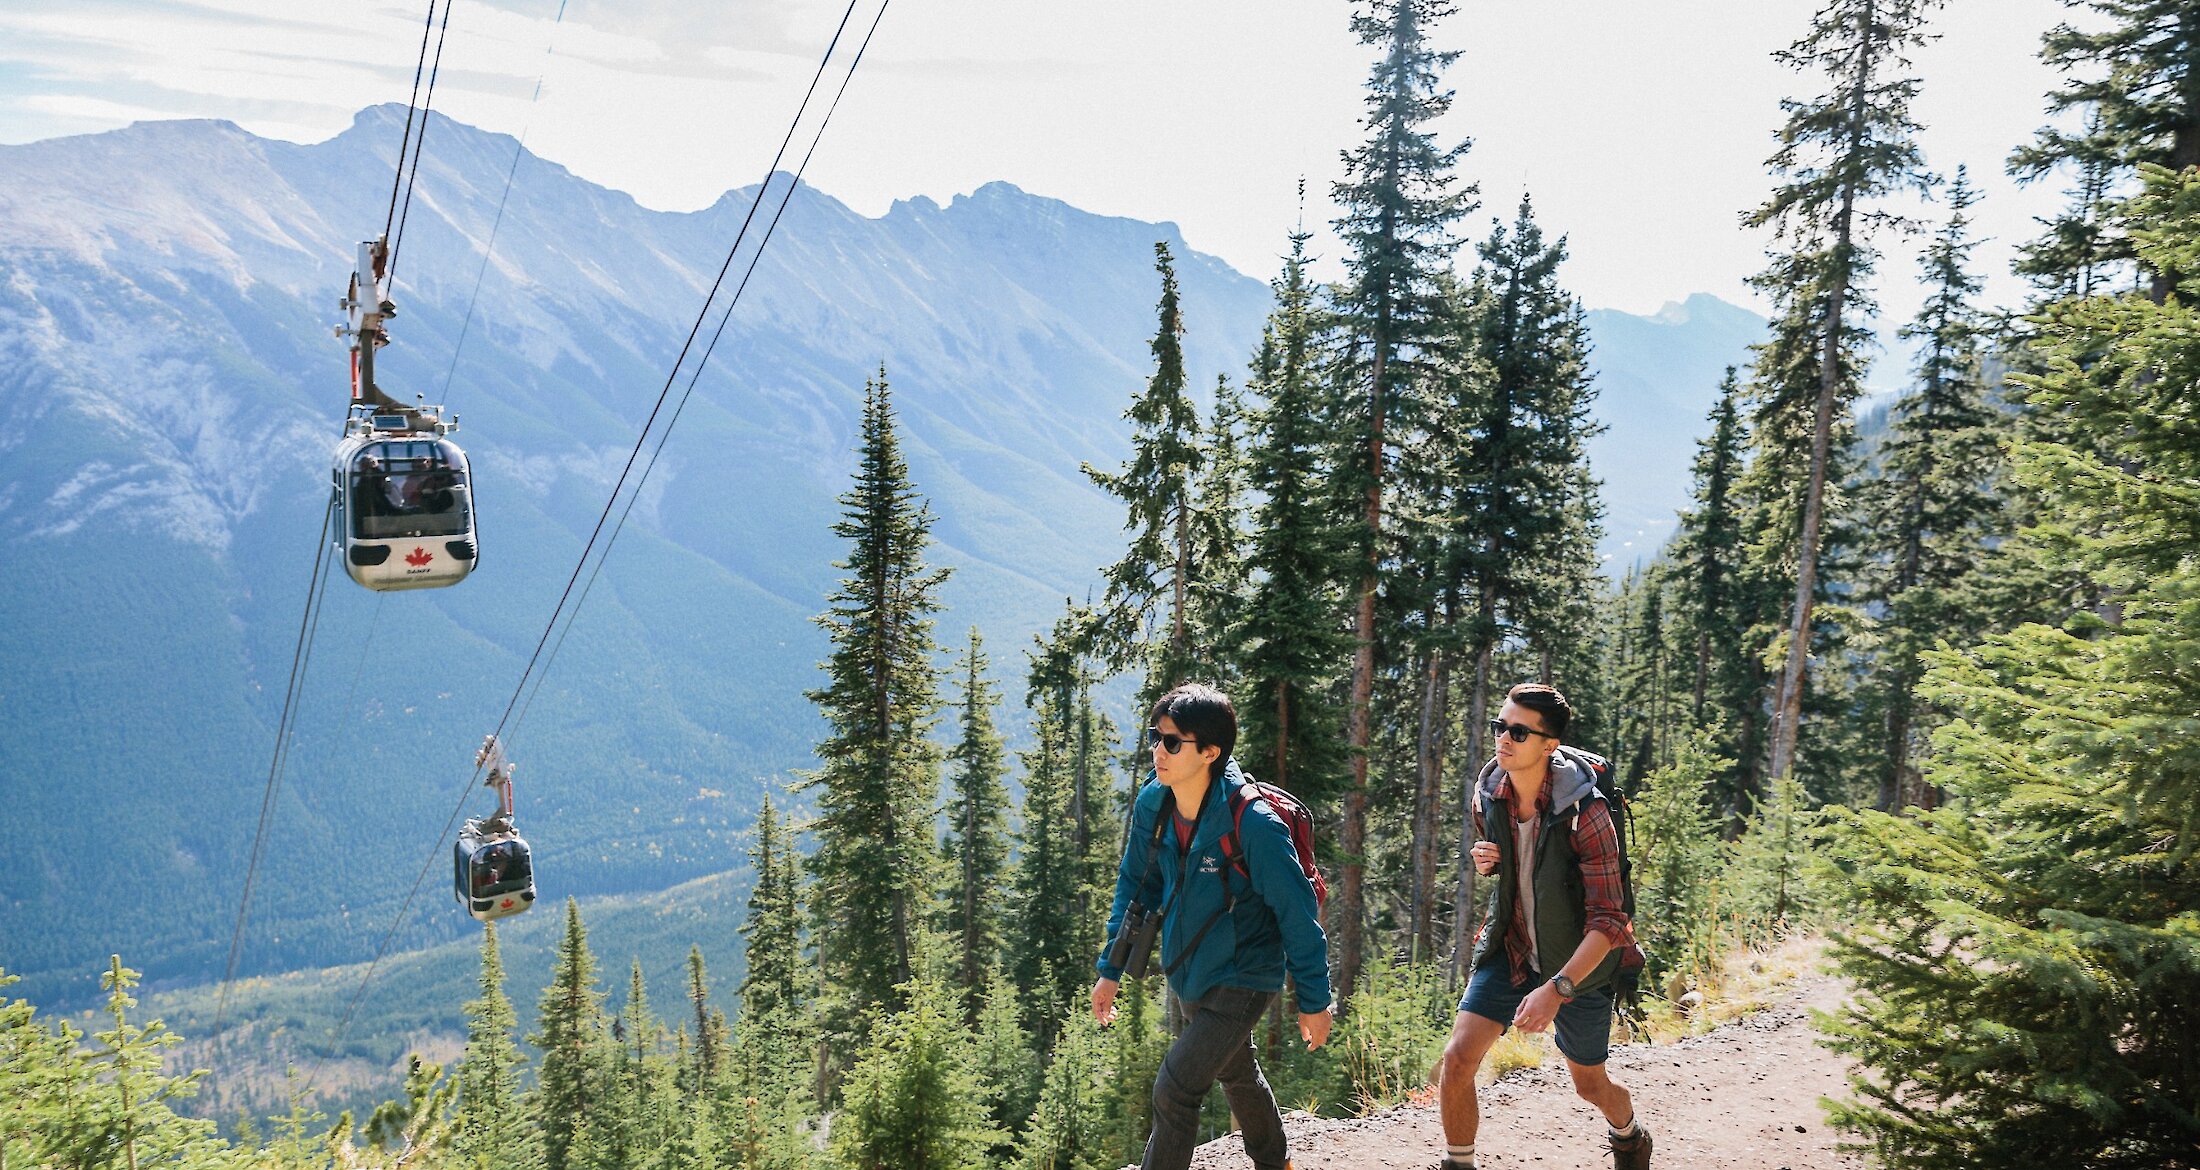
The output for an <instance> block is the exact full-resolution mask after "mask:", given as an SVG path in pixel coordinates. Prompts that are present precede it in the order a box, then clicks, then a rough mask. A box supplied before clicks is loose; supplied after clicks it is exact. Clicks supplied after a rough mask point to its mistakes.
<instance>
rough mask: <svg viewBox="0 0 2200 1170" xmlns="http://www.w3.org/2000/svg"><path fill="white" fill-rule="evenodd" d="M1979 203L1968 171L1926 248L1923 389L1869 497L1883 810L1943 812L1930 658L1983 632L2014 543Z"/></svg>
mask: <svg viewBox="0 0 2200 1170" xmlns="http://www.w3.org/2000/svg"><path fill="white" fill-rule="evenodd" d="M1975 202H1977V199H1976V195H1975V193H1974V192H1973V191H1972V190H1971V187H1970V185H1969V182H1968V180H1967V178H1966V176H1965V175H1964V173H1963V172H1962V171H1960V170H1959V171H1958V172H1957V173H1956V180H1955V184H1954V186H1953V187H1952V188H1951V189H1950V191H1949V197H1948V206H1949V212H1950V214H1949V219H1948V223H1947V225H1946V227H1944V228H1943V229H1942V230H1941V231H1940V233H1939V234H1938V235H1937V236H1936V237H1935V238H1934V240H1933V243H1932V245H1931V247H1929V248H1928V249H1926V252H1925V258H1924V265H1925V270H1926V278H1927V280H1928V281H1930V282H1931V283H1930V287H1931V289H1932V291H1931V294H1930V295H1929V296H1928V297H1927V299H1926V302H1925V307H1924V308H1923V309H1922V310H1920V311H1919V313H1918V316H1917V319H1916V320H1915V321H1913V322H1911V323H1910V324H1909V325H1907V326H1905V327H1904V328H1903V331H1902V336H1903V337H1904V338H1905V339H1907V340H1910V341H1913V342H1915V343H1917V344H1918V345H1919V347H1920V350H1919V355H1918V363H1917V371H1916V381H1915V383H1914V385H1913V388H1912V389H1911V390H1910V392H1909V393H1908V394H1906V395H1904V396H1903V398H1902V399H1901V400H1900V401H1899V402H1897V403H1896V404H1895V407H1894V424H1893V427H1892V430H1891V433H1890V434H1889V436H1888V437H1887V439H1886V440H1885V441H1884V442H1883V443H1882V445H1881V447H1880V451H1879V463H1880V472H1879V474H1878V475H1877V476H1876V477H1874V478H1873V479H1871V480H1869V481H1867V482H1866V483H1865V484H1864V485H1863V486H1862V488H1861V489H1860V490H1859V492H1858V497H1859V498H1858V504H1859V506H1860V507H1861V509H1862V511H1863V514H1864V522H1863V523H1862V524H1861V525H1860V526H1859V527H1860V529H1861V530H1862V531H1863V532H1866V533H1869V534H1871V536H1870V541H1869V547H1867V549H1866V550H1865V551H1866V552H1867V554H1869V556H1870V557H1871V559H1870V561H1869V562H1868V563H1867V567H1866V571H1865V572H1864V573H1863V575H1862V576H1863V579H1862V581H1861V582H1859V584H1860V585H1861V588H1860V589H1859V590H1858V593H1859V597H1860V599H1861V600H1863V601H1864V602H1866V603H1868V604H1871V605H1874V606H1875V607H1876V608H1877V609H1878V610H1879V611H1880V616H1879V623H1878V625H1879V644H1878V647H1877V651H1876V653H1875V654H1873V655H1872V656H1871V658H1870V666H1869V675H1868V678H1867V682H1866V686H1867V687H1868V689H1869V694H1870V696H1871V698H1870V703H1871V706H1872V707H1873V708H1875V709H1876V710H1877V711H1878V712H1879V715H1880V720H1879V722H1880V724H1881V728H1882V736H1881V739H1880V745H1881V751H1880V762H1879V769H1878V771H1879V793H1878V798H1877V800H1876V801H1875V802H1874V803H1875V805H1876V807H1878V808H1880V809H1882V810H1886V809H1894V808H1900V807H1902V806H1904V805H1906V804H1917V805H1922V806H1924V807H1928V808H1929V807H1931V806H1932V805H1933V804H1934V803H1935V794H1934V792H1933V790H1932V788H1931V787H1930V786H1929V785H1926V784H1925V783H1924V782H1923V779H1922V777H1921V776H1920V775H1919V774H1918V770H1917V767H1916V764H1915V762H1914V759H1913V757H1914V756H1915V755H1916V754H1917V752H1918V750H1919V749H1920V748H1921V747H1922V746H1923V744H1924V741H1925V738H1926V737H1927V736H1928V735H1929V734H1930V732H1931V729H1932V721H1931V720H1930V719H1926V718H1921V717H1920V716H1921V715H1922V714H1923V713H1922V712H1920V711H1919V710H1918V707H1919V703H1918V699H1917V681H1918V678H1919V675H1920V673H1921V671H1922V665H1921V661H1920V660H1921V657H1922V655H1923V654H1924V652H1925V651H1926V650H1928V649H1930V648H1931V647H1932V646H1933V644H1934V643H1935V642H1937V641H1941V640H1946V641H1949V642H1953V643H1955V644H1957V645H1965V644H1969V643H1970V642H1972V641H1974V640H1976V638H1977V636H1978V635H1979V634H1981V633H1983V632H1985V631H1984V620H1985V619H1984V615H1983V614H1982V613H1981V612H1980V610H1979V607H1978V606H1977V605H1976V603H1975V599H1974V598H1973V597H1972V596H1971V595H1970V593H1971V591H1969V590H1967V589H1966V588H1965V585H1966V583H1967V582H1968V581H1969V580H1970V578H1971V576H1972V575H1973V574H1974V573H1975V572H1976V571H1977V569H1978V567H1979V565H1980V564H1981V563H1982V561H1983V560H1984V559H1985V554H1986V550H1987V545H1988V542H1989V541H1991V540H1992V539H1994V538H1995V537H1998V536H2000V535H2002V532H2001V530H2000V525H1999V520H2000V517H2001V506H2000V500H1999V498H1998V495H1997V493H1996V492H1995V490H1994V484H1995V482H1996V480H1997V479H1998V478H1999V477H1998V476H1997V475H1996V471H1997V469H1998V467H1999V464H2000V462H2001V438H2002V435H2001V431H2002V428H2001V427H2000V426H1999V425H1997V424H1999V423H2000V421H2001V417H2000V414H1999V412H1998V411H1996V410H1995V409H1994V408H1993V406H1992V404H1991V403H1989V402H1988V401H1987V393H1988V391H1987V387H1986V384H1985V374H1984V370H1983V368H1982V361H1983V354H1982V352H1981V349H1982V342H1983V340H1984V336H1985V332H1986V330H1985V327H1984V324H1983V322H1982V321H1981V320H1980V315H1979V312H1978V310H1977V309H1976V308H1975V307H1974V305H1973V303H1972V302H1973V299H1974V298H1975V297H1977V296H1978V293H1979V289H1980V282H1979V279H1978V278H1977V277H1976V276H1973V275H1971V273H1970V272H1969V271H1968V268H1967V265H1968V260H1969V255H1970V251H1971V242H1970V239H1969V236H1968V233H1967V230H1966V229H1967V228H1968V226H1969V218H1968V216H1967V215H1966V214H1965V213H1966V212H1967V211H1968V210H1969V209H1970V207H1971V206H1972V205H1973V204H1974V203H1975Z"/></svg>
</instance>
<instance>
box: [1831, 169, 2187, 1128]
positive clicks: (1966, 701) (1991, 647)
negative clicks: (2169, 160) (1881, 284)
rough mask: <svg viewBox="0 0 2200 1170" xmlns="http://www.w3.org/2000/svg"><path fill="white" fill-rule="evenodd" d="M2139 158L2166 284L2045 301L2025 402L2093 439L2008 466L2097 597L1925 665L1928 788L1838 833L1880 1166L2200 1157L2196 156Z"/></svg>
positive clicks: (1854, 1119)
mask: <svg viewBox="0 0 2200 1170" xmlns="http://www.w3.org/2000/svg"><path fill="white" fill-rule="evenodd" d="M2142 175H2143V177H2144V178H2145V180H2146V183H2147V190H2146V191H2145V193H2144V194H2143V195H2142V196H2140V197H2139V198H2138V199H2136V200H2135V201H2134V203H2133V205H2132V206H2131V208H2130V211H2129V214H2130V215H2131V222H2130V224H2129V228H2130V230H2129V232H2128V235H2127V238H2129V239H2131V240H2132V241H2133V244H2134V247H2135V248H2136V249H2137V250H2138V252H2139V259H2140V261H2141V262H2142V263H2144V264H2145V265H2146V266H2147V268H2148V270H2149V271H2154V272H2165V273H2177V274H2180V277H2179V281H2180V283H2179V284H2178V286H2177V287H2176V288H2174V289H2173V290H2172V292H2171V295H2170V296H2169V297H2167V298H2165V299H2164V301H2163V302H2161V303H2156V302H2154V301H2152V300H2150V299H2149V298H2147V297H2145V296H2139V295H2127V296H2121V297H2095V298H2091V299H2089V300H2083V301H2071V302H2064V303H2062V304H2059V305H2057V306H2055V307H2053V308H2051V309H2050V310H2049V311H2048V313H2047V314H2046V316H2045V318H2044V320H2043V321H2042V322H2041V326H2040V334H2041V341H2040V342H2039V343H2037V345H2038V347H2039V351H2040V353H2041V355H2042V356H2043V358H2044V359H2045V364H2044V369H2043V370H2042V372H2041V373H2039V374H2037V375H2030V376H2027V377H2025V378H2024V381H2025V383H2026V385H2027V388H2028V390H2029V396H2030V399H2031V406H2032V408H2033V409H2035V410H2043V411H2055V412H2060V413H2063V414H2065V415H2067V416H2069V417H2070V418H2071V419H2072V420H2073V421H2074V423H2075V424H2076V425H2077V426H2078V427H2079V428H2080V429H2081V430H2082V431H2084V432H2085V433H2087V434H2089V435H2091V436H2093V439H2092V441H2090V442H2087V443H2081V444H2057V443H2046V442H2032V443H2024V444H2020V445H2019V446H2018V448H2017V459H2016V471H2015V474H2016V475H2017V476H2018V477H2020V478H2022V479H2024V480H2027V481H2029V482H2030V483H2031V484H2032V485H2033V486H2034V487H2035V488H2036V489H2037V490H2039V491H2041V492H2042V493H2043V494H2044V495H2045V496H2046V498H2047V499H2048V500H2049V501H2050V504H2051V507H2050V508H2049V509H2048V510H2047V511H2046V513H2045V515H2046V516H2047V517H2048V518H2049V519H2048V520H2047V522H2046V524H2045V525H2044V527H2045V528H2046V529H2047V531H2044V532H2041V533H2038V534H2036V535H2037V536H2038V537H2040V538H2041V539H2038V540H2036V541H2035V547H2037V548H2039V549H2041V550H2043V551H2042V555H2045V556H2048V557H2051V558H2060V559H2064V560H2068V561H2074V562H2079V563H2080V564H2081V565H2082V568H2083V571H2085V572H2087V573H2091V574H2096V575H2099V576H2101V577H2102V578H2103V579H2106V580H2110V581H2113V582H2115V583H2116V585H2117V586H2118V588H2119V592H2118V595H2117V602H2118V604H2117V605H2116V607H2115V608H2114V609H2113V610H2112V611H2110V612H2109V613H2107V614H2105V615H2104V614H2096V613H2092V612H2090V611H2080V612H2078V613H2077V614H2075V615H2072V616H2071V617H2070V619H2069V620H2068V621H2067V622H2066V623H2065V624H2062V625H2059V626H2058V625H2047V624H2029V625H2025V626H2022V627H2019V628H2017V629H2015V630H2013V631H2010V632H2008V633H2004V634H1996V635H1992V636H1990V637H1988V638H1986V639H1985V640H1984V641H1983V642H1982V643H1980V644H1978V645H1976V646H1973V647H1970V648H1967V649H1962V650H1948V651H1937V652H1934V653H1932V654H1930V655H1928V660H1929V662H1930V664H1931V665H1930V669H1929V671H1928V674H1927V676H1926V681H1925V684H1924V687H1923V690H1924V692H1925V693H1926V694H1927V695H1928V696H1929V697H1931V698H1933V699H1934V700H1935V701H1937V702H1939V703H1941V704H1943V705H1944V706H1946V707H1947V708H1948V709H1950V710H1951V711H1952V712H1953V713H1954V718H1953V719H1952V720H1951V721H1950V723H1949V724H1948V726H1946V727H1945V728H1943V729H1942V730H1941V731H1940V733H1939V734H1938V735H1936V736H1935V739H1934V743H1935V754H1934V757H1933V760H1932V762H1931V764H1930V765H1929V767H1928V774H1929V775H1930V776H1931V777H1932V778H1933V779H1934V780H1935V781H1937V782H1938V783H1940V784H1942V785H1944V786H1945V787H1946V788H1947V790H1948V792H1949V795H1950V803H1949V804H1948V805H1947V806H1945V807H1943V808H1941V809H1938V810H1935V811H1932V812H1927V813H1923V814H1920V815H1918V816H1916V817H1914V818H1913V817H1896V816H1892V815H1888V814H1884V813H1879V812H1875V811H1863V812H1859V813H1855V814H1851V815H1850V816H1848V817H1845V818H1843V821H1842V822H1841V824H1840V831H1839V834H1838V836H1837V837H1836V839H1835V842H1834V845H1835V849H1834V855H1835V856H1837V857H1838V858H1839V859H1840V865H1841V869H1842V871H1843V872H1842V874H1841V876H1842V878H1843V879H1844V881H1843V885H1844V887H1845V889H1846V890H1847V897H1848V902H1849V905H1848V920H1849V921H1851V922H1854V923H1856V924H1857V925H1856V927H1855V929H1854V930H1853V931H1852V932H1850V933H1848V934H1846V935H1844V936H1839V937H1838V938H1837V944H1838V949H1837V958H1838V961H1839V965H1840V969H1841V970H1842V972H1843V973H1844V974H1845V975H1846V976H1847V977H1848V978H1849V979H1850V981H1851V982H1852V984H1853V985H1854V986H1855V988H1856V989H1857V995H1856V998H1855V999H1854V1000H1852V1001H1851V1004H1850V1006H1849V1007H1848V1008H1846V1009H1845V1010H1844V1011H1843V1012H1842V1013H1841V1015H1840V1018H1839V1020H1838V1022H1837V1023H1836V1024H1835V1025H1834V1026H1833V1027H1832V1028H1831V1033H1832V1038H1833V1039H1832V1044H1833V1046H1834V1047H1835V1048H1836V1049H1837V1050H1839V1051H1841V1052H1843V1053H1845V1054H1847V1055H1849V1056H1851V1057H1853V1058H1855V1059H1857V1060H1858V1061H1859V1062H1860V1063H1861V1064H1862V1065H1864V1066H1865V1068H1866V1069H1867V1070H1868V1072H1867V1074H1866V1075H1865V1076H1862V1077H1860V1078H1858V1079H1857V1081H1856V1088H1857V1090H1858V1092H1857V1097H1856V1100H1855V1102H1854V1103H1853V1104H1846V1105H1839V1106H1836V1107H1835V1108H1834V1110H1833V1119H1834V1121H1835V1123H1836V1124H1838V1125H1841V1126H1842V1127H1844V1128H1847V1129H1849V1130H1851V1131H1852V1132H1855V1133H1857V1134H1859V1135H1860V1136H1862V1137H1863V1138H1864V1139H1866V1140H1868V1141H1869V1142H1870V1143H1871V1145H1872V1146H1873V1148H1874V1150H1875V1152H1876V1153H1877V1155H1878V1157H1879V1160H1880V1161H1881V1163H1882V1164H1884V1165H1886V1166H1889V1167H1891V1168H1895V1170H1908V1168H1918V1170H1926V1168H1931V1170H1940V1168H1950V1170H1954V1168H1963V1170H1970V1168H1983V1167H1989V1166H2008V1165H2017V1164H2064V1165H2079V1166H2093V1167H2111V1168H2119V1170H2121V1168H2126V1167H2128V1168H2131V1170H2138V1168H2139V1167H2173V1166H2192V1165H2195V1164H2200V1122H2196V1120H2195V1119H2196V1118H2200V1020H2196V1019H2195V1013H2196V1012H2200V962H2196V961H2195V959H2194V946H2193V937H2194V922H2195V917H2196V910H2195V908H2196V907H2200V736H2195V735H2194V734H2193V721H2194V717H2193V713H2194V712H2195V711H2200V675H2196V674H2195V672H2194V671H2193V669H2192V664H2193V663H2194V662H2196V661H2200V524H2196V523H2195V519H2194V518H2195V517H2196V516H2200V411H2196V400H2195V398H2194V395H2193V394H2192V392H2191V387H2192V385H2193V384H2194V382H2195V380H2196V379H2200V344H2196V342H2195V338H2200V314H2196V313H2195V312H2194V311H2193V309H2192V308H2190V307H2189V306H2190V305H2191V304H2193V303H2196V302H2200V280H2196V279H2194V277H2193V276H2191V275H2185V274H2193V273H2200V173H2196V172H2193V171H2190V170H2188V171H2184V172H2182V173H2177V172H2170V171H2168V170H2166V169H2161V168H2151V169H2149V170H2147V171H2143V172H2142ZM2096 445H2098V446H2099V447H2102V448H2105V449H2103V450H2096V449H2095V447H2096ZM1919 1005H1927V1008H1928V1010H1922V1011H1921V1010H1919Z"/></svg>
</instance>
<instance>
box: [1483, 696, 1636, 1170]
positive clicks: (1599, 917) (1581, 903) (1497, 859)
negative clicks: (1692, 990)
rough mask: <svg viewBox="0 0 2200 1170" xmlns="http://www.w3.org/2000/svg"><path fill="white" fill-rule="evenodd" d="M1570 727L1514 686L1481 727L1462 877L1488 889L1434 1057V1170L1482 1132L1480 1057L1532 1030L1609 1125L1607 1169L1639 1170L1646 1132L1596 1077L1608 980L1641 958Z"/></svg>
mask: <svg viewBox="0 0 2200 1170" xmlns="http://www.w3.org/2000/svg"><path fill="white" fill-rule="evenodd" d="M1572 719H1573V707H1572V706H1571V705H1570V704H1568V703H1567V702H1566V697H1565V696H1564V695H1562V694H1560V693H1559V692H1558V691H1557V690H1555V689H1553V688H1551V687H1548V686H1545V685H1543V684H1541V683H1522V684H1520V685H1519V686H1516V687H1514V688H1512V690H1511V691H1510V692H1508V693H1507V694H1506V696H1505V706H1504V708H1503V709H1502V710H1501V711H1499V712H1498V715H1497V718H1496V719H1494V720H1491V721H1490V730H1491V732H1492V733H1493V735H1494V737H1495V739H1496V743H1497V758H1496V759H1494V760H1492V761H1491V762H1490V763H1489V765H1488V766H1486V767H1485V768H1483V770H1482V774H1481V776H1480V777H1479V778H1478V779H1477V780H1476V783H1475V792H1474V799H1473V801H1472V802H1471V805H1470V815H1471V818H1472V821H1473V830H1474V846H1473V848H1472V849H1471V850H1470V851H1469V852H1470V856H1471V857H1472V859H1473V862H1474V871H1475V872H1476V873H1477V874H1480V875H1481V876H1483V877H1490V878H1495V879H1496V880H1494V881H1492V882H1491V883H1490V885H1491V887H1492V889H1491V893H1490V897H1489V903H1488V905H1489V909H1488V912H1487V914H1486V915H1485V917H1484V918H1483V920H1482V927H1481V931H1480V933H1479V934H1477V935H1476V936H1475V942H1474V974H1473V975H1472V977H1471V978H1469V979H1468V981H1467V993H1466V995H1465V997H1463V998H1462V999H1461V1000H1460V1001H1459V1012H1458V1014H1457V1015H1456V1016H1455V1017H1454V1018H1453V1021H1452V1030H1451V1040H1450V1042H1449V1043H1447V1044H1446V1045H1445V1047H1444V1061H1443V1073H1442V1078H1443V1079H1442V1084H1441V1097H1440V1103H1441V1106H1442V1114H1443V1122H1444V1143H1445V1147H1446V1148H1445V1154H1444V1160H1443V1162H1442V1164H1441V1165H1442V1170H1473V1167H1474V1139H1475V1133H1476V1131H1477V1130H1478V1129H1479V1128H1480V1126H1481V1120H1482V1118H1481V1109H1480V1104H1479V1102H1478V1101H1477V1099H1476V1096H1475V1088H1474V1074H1475V1071H1476V1070H1477V1069H1479V1068H1481V1066H1482V1058H1483V1057H1484V1056H1486V1055H1488V1054H1489V1050H1490V1047H1491V1045H1494V1044H1496V1043H1497V1038H1498V1037H1500V1036H1502V1035H1504V1034H1505V1029H1506V1028H1507V1027H1517V1028H1519V1029H1520V1030H1521V1031H1523V1032H1541V1031H1542V1030H1544V1029H1545V1028H1549V1027H1552V1026H1553V1025H1554V1024H1555V1025H1556V1028H1557V1033H1558V1050H1559V1052H1560V1053H1561V1054H1563V1055H1564V1056H1565V1058H1566V1070H1567V1072H1569V1073H1571V1074H1572V1075H1573V1082H1574V1091H1575V1092H1576V1093H1578V1094H1580V1095H1581V1098H1582V1100H1584V1101H1587V1102H1589V1103H1590V1104H1591V1105H1594V1106H1596V1107H1597V1109H1598V1111H1599V1112H1601V1113H1603V1114H1604V1120H1605V1122H1606V1124H1607V1125H1608V1126H1609V1127H1610V1133H1609V1139H1610V1142H1611V1147H1612V1162H1613V1164H1614V1165H1615V1166H1616V1167H1617V1168H1618V1170H1648V1167H1649V1165H1650V1131H1649V1130H1647V1129H1645V1128H1643V1127H1642V1125H1641V1124H1640V1123H1638V1122H1637V1121H1636V1120H1635V1103H1634V1099H1633V1098H1632V1097H1630V1096H1629V1095H1628V1092H1627V1090H1626V1089H1624V1088H1622V1087H1620V1085H1619V1084H1618V1083H1617V1082H1615V1081H1613V1080H1612V1078H1611V1077H1610V1076H1609V1075H1607V1074H1606V1072H1605V1068H1604V1064H1605V1057H1606V1055H1607V1054H1608V1053H1609V1051H1610V1048H1611V1039H1612V979H1613V975H1614V973H1616V972H1617V971H1618V970H1619V968H1620V965H1621V963H1622V962H1623V961H1626V960H1627V959H1628V958H1629V957H1630V956H1631V955H1639V953H1640V952H1639V951H1637V950H1636V948H1635V936H1634V925H1633V923H1631V922H1630V921H1628V917H1627V912H1626V909H1625V905H1626V901H1625V896H1626V895H1625V888H1624V886H1623V884H1622V877H1621V873H1620V852H1619V837H1618V834H1617V833H1616V832H1615V830H1614V829H1613V827H1612V813H1611V808H1610V806H1609V805H1607V804H1606V802H1605V799H1604V796H1603V794H1601V793H1599V792H1598V791H1597V790H1596V787H1595V785H1596V773H1597V769H1596V768H1595V767H1592V766H1591V764H1590V760H1591V759H1592V757H1589V756H1588V755H1587V754H1586V753H1581V752H1577V751H1575V750H1574V749H1572V748H1568V747H1565V746H1564V744H1563V742H1562V737H1563V736H1564V735H1565V734H1566V728H1567V726H1568V724H1569V723H1570V722H1571V721H1572ZM1596 762H1597V764H1598V765H1599V766H1601V765H1602V761H1601V760H1599V761H1596Z"/></svg>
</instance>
